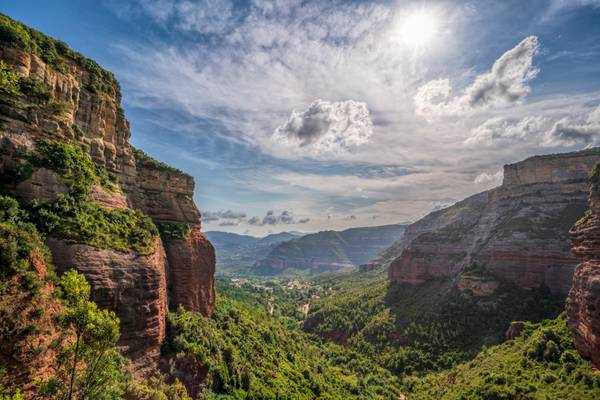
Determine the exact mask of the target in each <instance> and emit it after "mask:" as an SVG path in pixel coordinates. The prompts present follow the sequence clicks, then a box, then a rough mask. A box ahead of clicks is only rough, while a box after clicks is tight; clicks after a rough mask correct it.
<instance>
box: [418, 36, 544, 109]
mask: <svg viewBox="0 0 600 400" xmlns="http://www.w3.org/2000/svg"><path fill="white" fill-rule="evenodd" d="M538 49H539V43H538V38H537V37H536V36H529V37H527V38H525V39H523V40H522V41H521V42H520V43H519V44H517V45H516V46H515V47H513V48H512V49H510V50H508V51H507V52H506V53H504V54H503V55H502V56H501V57H500V58H499V59H497V60H496V61H495V62H494V65H493V66H492V69H491V70H490V71H489V72H486V73H484V74H481V75H479V76H477V77H476V78H475V80H474V81H473V83H472V84H471V85H469V86H467V87H466V88H465V89H464V90H463V92H462V93H461V94H460V95H458V96H455V97H453V98H451V97H450V93H451V91H452V87H451V85H450V81H449V80H448V79H436V80H433V81H430V82H427V83H426V84H424V85H423V86H421V87H420V88H419V89H418V90H417V93H416V95H415V98H414V102H415V109H416V112H417V114H419V115H422V116H436V115H452V114H462V113H468V112H471V111H474V110H478V109H479V110H481V109H486V108H490V107H494V106H502V105H510V104H515V103H519V102H521V101H522V100H523V99H524V98H525V97H526V96H527V94H528V93H529V92H530V90H531V89H530V87H529V85H528V83H529V81H531V80H532V79H533V78H535V77H536V75H537V74H538V72H539V69H538V68H535V67H533V65H532V64H533V57H534V56H535V54H537V52H538Z"/></svg>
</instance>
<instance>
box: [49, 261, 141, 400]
mask: <svg viewBox="0 0 600 400" xmlns="http://www.w3.org/2000/svg"><path fill="white" fill-rule="evenodd" d="M59 284H60V288H61V290H62V302H63V311H62V312H61V313H60V315H59V318H58V320H59V324H60V326H61V327H62V328H63V329H65V330H68V331H72V332H74V336H75V339H74V343H71V344H70V345H68V346H66V347H64V348H63V349H62V351H61V353H60V355H59V358H60V359H61V360H62V362H61V365H60V368H59V370H58V371H57V372H56V374H55V375H54V376H53V377H52V378H51V379H49V380H48V381H47V382H45V384H44V385H43V387H42V389H41V394H42V395H43V396H46V397H50V398H56V399H59V398H60V399H68V400H71V399H75V398H76V399H106V400H108V399H119V398H121V397H122V394H123V393H124V390H125V387H126V385H127V383H128V380H129V377H128V375H127V373H126V370H125V359H124V358H123V357H122V356H121V355H120V354H119V352H118V351H117V349H116V348H115V345H116V342H117V339H118V338H119V319H118V318H117V316H116V315H115V313H114V312H112V311H108V310H102V309H99V308H98V306H97V305H96V303H94V302H92V301H90V300H89V296H90V286H89V284H88V283H87V281H86V279H85V277H84V276H83V275H81V274H79V273H78V272H76V271H74V270H70V271H67V272H65V273H64V274H63V275H62V276H61V278H60V282H59Z"/></svg>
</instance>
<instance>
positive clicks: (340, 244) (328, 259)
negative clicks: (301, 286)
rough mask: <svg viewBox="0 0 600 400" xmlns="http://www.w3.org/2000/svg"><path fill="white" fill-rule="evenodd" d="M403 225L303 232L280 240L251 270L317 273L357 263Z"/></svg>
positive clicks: (397, 234) (393, 238) (396, 234)
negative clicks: (307, 233) (304, 233)
mask: <svg viewBox="0 0 600 400" xmlns="http://www.w3.org/2000/svg"><path fill="white" fill-rule="evenodd" d="M405 228H406V225H403V224H392V225H382V226H374V227H362V228H351V229H346V230H344V231H322V232H317V233H313V234H309V235H305V236H302V237H300V238H296V239H292V240H289V241H285V242H282V243H280V244H279V245H277V246H276V247H274V248H273V249H272V250H271V251H270V253H269V254H268V255H267V256H266V257H265V258H264V259H262V260H260V261H257V262H256V264H255V265H254V267H253V268H252V270H251V271H252V273H253V274H256V275H280V274H297V273H301V274H318V273H322V272H330V271H338V270H343V269H350V268H354V267H358V266H359V265H360V264H363V263H365V262H367V261H369V260H370V259H371V258H372V257H374V256H375V255H377V254H379V253H380V252H381V251H383V250H384V249H385V248H387V247H388V246H390V245H391V244H392V243H394V242H395V241H397V240H399V239H400V238H401V237H402V235H403V234H404V230H405Z"/></svg>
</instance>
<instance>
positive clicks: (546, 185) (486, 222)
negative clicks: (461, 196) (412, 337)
mask: <svg viewBox="0 0 600 400" xmlns="http://www.w3.org/2000/svg"><path fill="white" fill-rule="evenodd" d="M598 161H600V153H599V152H598V151H596V150H587V151H582V152H577V153H568V154H559V155H550V156H538V157H532V158H530V159H527V160H525V161H522V162H519V163H516V164H512V165H507V166H505V168H504V173H505V178H504V182H503V184H502V185H501V186H500V187H498V188H496V189H493V190H490V191H487V192H483V193H479V194H477V195H474V196H471V197H469V198H467V199H465V200H463V201H461V202H459V203H457V204H455V205H453V206H451V207H449V208H447V209H445V210H440V211H437V212H435V213H432V214H429V215H428V216H426V217H425V218H423V219H422V220H421V221H418V222H416V223H415V224H413V225H411V226H409V227H408V229H407V230H406V233H405V236H404V238H403V240H402V241H401V242H398V243H396V244H395V245H394V246H393V247H392V248H391V249H390V250H388V255H387V256H388V257H389V256H390V254H394V253H395V254H400V255H399V257H397V258H396V259H395V260H394V261H393V262H392V263H391V265H390V269H389V277H390V279H391V281H392V282H396V283H410V284H418V283H421V282H423V281H425V280H428V279H431V278H434V277H442V276H445V277H447V276H451V277H453V276H457V275H458V274H459V273H460V272H461V271H463V270H464V269H465V268H466V267H467V266H471V265H474V264H476V265H481V266H484V267H485V268H486V269H487V270H488V271H489V272H491V273H492V274H494V275H496V276H499V277H503V278H505V279H508V280H511V281H513V282H515V283H516V284H517V285H519V286H521V287H525V288H541V287H547V288H549V289H550V290H551V291H552V292H553V293H558V294H566V293H567V292H568V291H569V288H570V286H571V277H572V275H573V271H574V268H575V265H576V259H575V258H574V257H573V256H572V255H571V254H570V249H569V245H568V231H569V227H570V226H572V224H573V223H574V222H575V221H576V220H577V219H578V218H580V217H581V216H582V215H583V213H584V211H585V209H586V197H587V194H586V187H587V177H588V175H589V171H590V170H591V169H592V167H593V166H594V164H595V163H596V162H598Z"/></svg>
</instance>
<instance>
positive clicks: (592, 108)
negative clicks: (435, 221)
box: [0, 0, 600, 236]
mask: <svg viewBox="0 0 600 400" xmlns="http://www.w3.org/2000/svg"><path fill="white" fill-rule="evenodd" d="M0 11H1V12H2V13H5V14H7V15H8V16H10V17H12V18H15V19H17V20H20V21H22V22H24V23H26V24H28V25H30V26H32V27H34V28H36V29H38V30H41V31H43V32H45V33H47V34H49V35H51V36H54V37H56V38H59V39H61V40H64V41H66V42H67V43H68V44H69V45H70V46H71V47H72V48H74V49H75V50H77V51H80V52H81V53H83V54H84V55H86V56H88V57H89V58H92V59H94V60H96V61H98V62H99V63H100V64H101V65H102V66H104V67H105V68H107V69H109V70H111V71H113V72H114V73H115V75H116V76H117V78H118V79H119V81H120V82H121V87H122V92H123V106H124V109H125V112H126V116H127V118H128V119H129V121H130V123H131V130H132V139H131V142H132V144H133V145H134V146H136V147H139V148H141V149H142V150H144V151H145V152H147V153H148V154H150V155H152V156H153V157H155V158H157V159H160V160H161V161H165V162H167V163H169V164H171V165H173V166H175V167H177V168H180V169H181V170H184V171H186V172H187V173H189V174H191V175H192V176H194V178H195V180H196V193H195V200H196V203H197V204H198V206H199V207H200V209H201V211H202V214H203V229H204V230H221V231H228V232H236V233H245V234H252V235H258V236H260V235H265V234H268V233H273V232H281V231H299V232H314V231H319V230H326V229H336V230H338V229H345V228H350V227H356V226H374V225H384V224H391V223H401V222H407V221H414V220H417V219H418V218H420V217H422V216H424V215H426V214H427V213H429V212H431V211H432V210H435V209H439V208H442V207H445V206H448V205H450V204H453V203H454V202H456V201H458V200H461V199H463V198H465V197H467V196H469V195H472V194H475V193H478V192H481V191H483V190H487V189H490V188H492V187H495V186H497V185H499V184H501V182H502V167H503V165H504V164H508V163H513V162H517V161H519V160H522V159H524V158H526V157H528V156H531V155H536V154H549V153H557V152H566V151H575V150H580V149H584V148H587V147H590V146H594V145H597V144H598V142H600V0H528V1H524V0H518V1H517V0H504V1H500V0H496V1H492V0H480V1H458V0H456V1H451V0H446V1H400V0H397V1H383V0H381V1H360V0H346V1H341V0H340V1H338V0H330V1H310V0H304V1H300V0H273V1H266V0H248V1H241V0H235V1H234V0H196V1H192V0H130V1H126V0H97V1H92V0H80V1H66V0H53V1H51V2H50V1H41V0H37V1H35V0H12V1H8V0H0Z"/></svg>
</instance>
